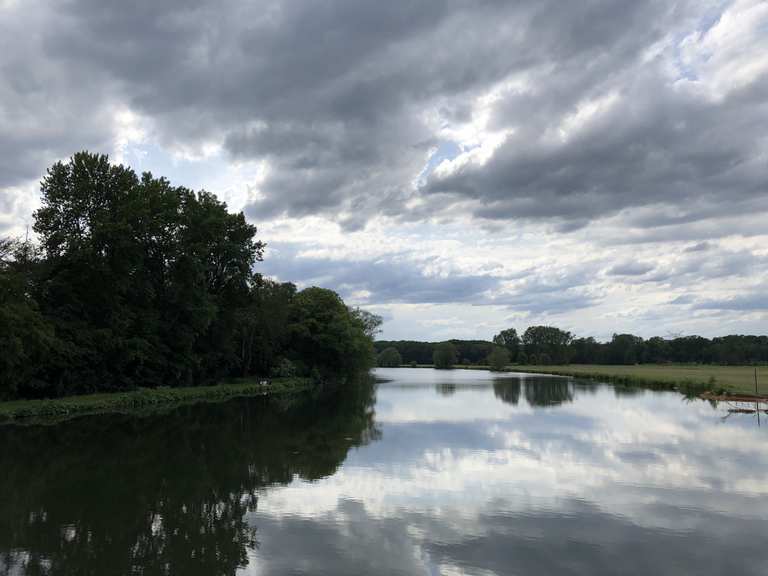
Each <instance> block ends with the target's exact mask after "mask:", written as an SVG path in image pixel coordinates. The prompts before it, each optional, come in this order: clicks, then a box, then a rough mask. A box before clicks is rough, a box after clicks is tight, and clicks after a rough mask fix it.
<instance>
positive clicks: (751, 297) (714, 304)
mask: <svg viewBox="0 0 768 576" xmlns="http://www.w3.org/2000/svg"><path fill="white" fill-rule="evenodd" d="M693 309H694V310H737V311H741V312H765V311H768V291H766V290H760V291H755V292H749V293H746V294H741V295H739V296H733V297H730V298H722V299H712V300H702V301H699V302H696V303H695V304H694V305H693Z"/></svg>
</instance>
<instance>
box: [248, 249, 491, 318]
mask: <svg viewBox="0 0 768 576" xmlns="http://www.w3.org/2000/svg"><path fill="white" fill-rule="evenodd" d="M433 263H434V258H433V257H428V258H418V257H417V256H414V255H412V254H407V253H395V254H388V255H383V256H381V257H379V258H377V259H375V260H358V261H350V260H349V259H346V258H331V257H327V256H311V255H305V254H303V253H302V251H301V248H300V247H299V246H295V245H290V244H278V245H273V251H272V253H271V254H268V255H267V258H265V262H264V265H263V272H264V273H266V274H268V275H274V276H277V277H278V278H280V279H281V280H290V281H293V282H298V283H300V284H302V285H304V286H307V285H312V284H317V285H321V286H324V287H328V288H332V289H334V290H337V291H339V292H340V293H341V294H342V295H343V296H345V297H354V296H356V295H357V299H359V300H362V301H363V302H365V303H373V304H379V305H380V304H388V303H392V302H398V303H410V304H415V303H430V304H440V303H447V302H470V303H471V302H476V301H479V300H484V299H486V297H487V296H486V293H487V292H488V291H489V290H491V289H494V288H496V287H498V285H499V282H500V279H499V278H497V277H494V276H491V275H487V274H469V273H463V272H461V271H453V272H450V273H434V272H430V271H429V268H430V265H431V264H433Z"/></svg>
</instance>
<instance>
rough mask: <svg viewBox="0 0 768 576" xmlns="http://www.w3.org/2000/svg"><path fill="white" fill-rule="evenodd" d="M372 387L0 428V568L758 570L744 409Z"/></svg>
mask: <svg viewBox="0 0 768 576" xmlns="http://www.w3.org/2000/svg"><path fill="white" fill-rule="evenodd" d="M377 376H378V377H379V378H381V379H386V380H387V381H386V382H382V383H380V384H379V385H378V386H377V387H373V386H361V387H360V388H357V389H355V391H354V392H350V391H345V392H343V393H340V392H336V393H332V392H327V393H323V394H317V393H316V394H311V395H306V396H297V397H291V398H275V399H265V398H255V399H241V400H234V401H229V402H225V403H221V404H212V405H208V404H206V405H197V406H191V407H190V406H188V407H183V408H179V409H175V410H170V411H168V412H166V413H162V414H154V415H149V416H143V417H135V416H134V417H129V416H119V415H108V416H101V417H85V418H79V419H76V420H73V421H69V422H65V423H62V424H57V425H50V426H4V427H0V574H14V575H15V574H29V575H32V574H35V575H37V574H52V575H53V574H94V575H109V574H179V575H196V574H200V575H217V574H222V575H223V574H235V573H237V574H254V575H256V574H258V575H262V574H270V575H271V574H275V575H277V574H280V575H282V574H296V575H298V574H327V575H346V574H348V575H362V574H366V575H368V574H370V575H377V574H382V575H383V574H420V575H421V574H423V575H437V574H445V575H461V574H467V575H469V574H476V575H483V576H487V575H492V574H498V575H502V574H504V575H507V574H521V575H529V574H584V575H593V574H627V575H635V574H637V575H648V574H670V575H672V574H674V575H679V574H696V575H709V574H713V575H714V574H726V573H727V574H744V575H752V574H754V575H758V574H759V575H765V574H768V503H767V500H766V496H767V495H768V443H766V440H768V430H766V428H764V427H758V422H757V419H756V417H755V416H754V415H745V414H733V415H729V413H728V412H727V407H726V406H723V405H720V406H716V407H715V406H712V405H711V404H709V403H707V402H703V401H700V400H695V401H686V400H685V399H684V398H682V397H681V396H680V395H678V394H676V393H671V392H651V391H643V390H627V389H621V388H614V387H612V386H607V385H597V384H579V383H575V382H573V381H569V380H567V379H564V378H557V377H543V376H525V375H509V374H506V375H494V374H491V373H489V372H484V371H463V370H456V371H435V370H427V369H379V370H378V371H377ZM761 423H764V422H761Z"/></svg>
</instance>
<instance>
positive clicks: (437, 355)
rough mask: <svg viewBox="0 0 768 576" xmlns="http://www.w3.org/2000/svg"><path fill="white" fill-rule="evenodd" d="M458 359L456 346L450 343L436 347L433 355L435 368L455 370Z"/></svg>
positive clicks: (443, 343) (442, 343)
mask: <svg viewBox="0 0 768 576" xmlns="http://www.w3.org/2000/svg"><path fill="white" fill-rule="evenodd" d="M457 359H458V353H457V351H456V346H454V345H453V344H452V343H450V342H441V343H440V344H438V345H437V346H435V351H434V352H433V353H432V363H433V364H434V365H435V368H453V365H454V364H456V361H457Z"/></svg>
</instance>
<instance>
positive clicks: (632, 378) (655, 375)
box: [509, 364, 768, 394]
mask: <svg viewBox="0 0 768 576" xmlns="http://www.w3.org/2000/svg"><path fill="white" fill-rule="evenodd" d="M509 369H510V370H514V371H518V372H538V373H539V374H559V375H562V376H574V377H579V378H588V379H592V380H606V381H609V382H614V383H617V384H624V385H629V386H645V387H651V388H663V387H667V388H676V389H679V390H681V391H683V392H686V391H690V392H705V391H715V392H721V391H725V392H729V393H733V394H754V393H755V367H754V366H714V365H705V364H638V365H634V366H607V365H599V364H571V365H567V366H510V367H509ZM757 370H758V383H760V393H761V394H768V367H765V366H762V367H758V368H757Z"/></svg>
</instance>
